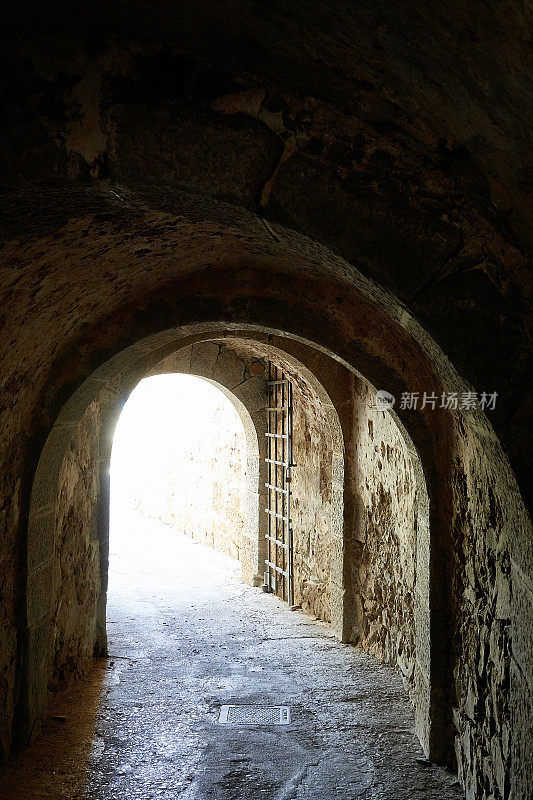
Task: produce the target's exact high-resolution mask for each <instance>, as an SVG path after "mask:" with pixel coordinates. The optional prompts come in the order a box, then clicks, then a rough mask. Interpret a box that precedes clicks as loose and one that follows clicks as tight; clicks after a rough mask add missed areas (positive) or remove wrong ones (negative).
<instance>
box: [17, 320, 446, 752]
mask: <svg viewBox="0 0 533 800" xmlns="http://www.w3.org/2000/svg"><path fill="white" fill-rule="evenodd" d="M189 341H190V340H189ZM169 349H170V350H171V352H170V353H169V354H168V355H166V356H165V357H164V358H163V359H161V358H159V359H158V358H157V357H156V358H155V359H154V363H153V364H152V365H151V366H150V364H149V363H148V364H147V362H146V360H145V359H143V360H142V366H136V365H135V364H134V363H131V362H129V363H128V361H129V360H128V359H126V361H124V359H123V358H122V357H121V358H120V359H119V361H118V363H119V364H120V365H121V366H122V368H124V365H125V364H126V366H127V367H129V375H128V374H127V372H126V375H124V373H122V377H120V378H118V375H117V372H115V370H111V371H110V372H109V371H107V369H106V372H107V375H106V378H105V379H104V380H99V379H98V378H96V380H92V381H89V382H88V384H87V387H85V388H88V390H89V393H88V394H87V395H85V397H83V396H80V394H79V393H78V395H77V396H75V397H74V398H73V400H72V401H71V402H72V406H71V407H70V408H68V407H67V408H66V409H65V414H66V415H67V416H65V417H64V419H65V420H70V422H69V423H67V422H65V423H64V422H63V420H62V419H60V420H58V424H57V425H56V427H55V428H54V432H53V433H52V435H51V437H50V440H49V443H48V444H47V448H48V447H49V446H55V448H56V449H55V453H56V457H57V458H58V466H57V472H56V480H57V481H58V483H55V482H54V481H53V480H52V481H50V475H51V472H50V460H49V459H48V460H42V462H41V463H42V465H44V464H46V465H47V469H46V471H44V470H43V471H42V473H41V474H40V473H39V471H38V474H37V476H36V485H35V487H34V498H35V499H37V498H43V494H42V491H41V486H42V489H43V490H44V489H48V490H49V491H51V492H52V497H51V498H50V497H49V498H48V500H47V502H46V503H42V501H41V508H40V509H39V507H38V506H37V507H36V506H34V507H33V509H32V511H33V515H32V521H33V523H34V524H37V525H38V526H39V536H40V537H41V539H42V535H43V532H44V531H43V527H44V525H45V524H46V523H47V522H48V524H53V525H54V526H55V525H56V522H57V518H58V517H57V510H56V509H53V508H52V507H53V506H54V500H53V497H54V492H55V493H56V497H57V502H58V503H59V504H60V505H61V503H62V502H64V500H65V498H67V504H68V503H71V502H72V499H73V497H75V495H76V494H79V493H80V492H81V493H83V492H85V496H86V498H88V499H89V505H90V510H89V512H88V514H87V517H86V528H85V531H86V535H87V538H88V541H89V542H90V543H92V544H91V545H90V547H89V548H87V547H86V548H85V549H84V551H83V552H84V555H83V558H86V553H87V550H89V551H90V552H91V553H92V556H93V565H94V568H95V571H94V576H95V579H96V576H97V575H98V577H97V580H98V581H99V586H98V589H97V591H95V592H94V594H93V605H94V607H93V612H92V613H93V615H92V617H91V614H88V615H86V617H87V616H88V617H89V618H88V619H87V618H85V620H84V625H79V626H78V631H83V633H82V634H81V636H80V637H79V641H78V642H77V646H79V645H82V643H83V645H82V649H81V650H78V652H77V655H76V657H75V658H74V659H71V660H70V663H71V664H74V665H75V674H76V671H77V670H79V672H80V674H82V673H83V671H84V669H86V668H87V664H88V663H89V662H90V659H91V657H92V654H93V652H95V653H105V652H106V651H107V638H106V624H105V605H106V581H107V566H108V546H109V511H108V509H109V460H110V456H111V442H112V437H113V431H114V428H115V425H116V420H117V417H118V415H119V414H120V410H121V408H122V406H123V404H124V400H125V399H126V397H127V396H128V395H129V392H130V391H131V388H130V389H128V388H127V387H128V386H130V387H131V386H132V385H135V383H137V382H138V380H139V378H140V377H145V376H150V375H151V376H154V375H161V374H165V373H188V374H192V375H200V376H201V377H203V378H204V379H206V380H209V381H210V382H212V383H213V384H214V385H216V386H217V387H218V388H219V389H221V390H223V391H224V393H225V394H226V395H227V397H228V398H229V399H230V400H231V401H232V403H233V405H234V406H235V407H236V408H237V410H238V411H239V416H240V417H241V420H242V421H243V422H244V428H245V431H246V440H247V467H246V472H247V503H246V524H245V526H244V530H243V536H242V539H241V551H240V558H241V562H242V567H243V576H244V578H245V580H246V581H247V582H248V583H250V584H252V585H256V586H257V585H259V584H260V583H261V582H262V575H263V574H264V560H265V542H264V534H265V527H266V519H265V516H264V515H262V514H261V512H260V509H261V508H262V507H264V489H263V487H264V485H265V483H266V480H265V478H266V474H267V472H266V464H265V458H264V456H265V452H266V450H265V436H264V434H265V432H266V414H265V407H266V398H267V394H266V393H267V386H266V376H265V367H266V363H267V359H274V360H275V362H276V363H277V364H278V365H279V366H280V368H282V369H283V370H284V371H285V373H286V374H287V376H288V377H289V379H290V380H291V382H292V384H293V387H294V391H295V401H296V402H295V407H296V408H297V412H296V419H295V431H296V435H295V454H296V458H295V460H296V463H297V464H299V468H297V469H296V470H295V482H294V484H293V485H292V486H291V491H292V492H293V495H294V497H295V518H296V525H295V529H296V538H297V540H298V541H297V546H296V548H295V553H296V558H295V562H296V563H295V586H296V598H297V600H298V601H299V602H298V605H301V606H302V607H303V608H304V609H305V610H307V611H309V612H311V613H312V614H313V615H314V616H315V617H316V618H318V619H323V620H326V621H328V622H331V623H332V630H333V632H334V633H335V635H336V637H337V638H338V639H340V640H341V641H345V642H354V643H358V644H360V645H362V646H363V647H364V648H365V649H367V650H368V651H369V652H371V653H373V654H374V655H375V656H377V657H378V658H379V659H380V660H382V661H385V662H387V663H390V664H393V665H394V666H396V667H397V668H398V669H399V670H400V671H401V673H402V677H403V679H404V683H405V685H406V686H407V687H408V689H409V692H410V694H411V697H412V699H413V701H414V704H415V709H416V726H417V731H418V735H419V738H420V739H421V741H422V742H423V744H424V746H425V747H427V741H428V738H429V724H430V708H429V704H430V702H431V700H430V692H431V687H430V668H431V665H430V663H428V660H427V659H428V658H429V653H428V651H427V650H426V649H425V647H424V645H425V642H424V639H423V637H424V634H425V631H426V630H427V625H428V615H429V571H428V570H427V569H424V565H426V566H427V564H428V560H429V559H428V556H429V549H430V542H429V527H428V522H429V515H428V499H427V492H426V490H425V483H424V479H423V472H422V468H421V466H420V461H419V459H418V456H417V453H416V450H415V448H414V446H413V445H412V443H411V442H410V439H409V436H408V434H407V433H406V431H405V430H403V429H402V427H401V424H400V423H399V421H398V420H394V419H393V417H392V414H391V413H389V412H387V413H385V412H383V411H382V410H378V409H376V408H375V407H374V406H373V391H372V389H371V387H369V386H368V384H367V383H365V382H364V381H363V380H361V379H360V378H357V377H356V376H354V374H353V373H351V372H349V371H348V370H347V369H346V368H345V367H344V366H343V365H341V364H338V363H337V362H333V361H332V360H331V359H330V358H329V357H328V356H326V355H325V354H323V353H319V352H318V351H316V350H315V349H314V348H312V347H311V346H310V345H309V344H304V343H302V342H294V341H291V340H284V339H283V338H282V337H269V338H268V339H266V340H263V341H261V340H260V339H255V338H254V336H253V334H246V335H235V334H226V335H225V336H223V337H221V338H218V339H217V338H214V339H213V338H211V339H206V338H205V334H199V340H198V341H193V342H192V343H191V344H184V346H181V347H179V349H176V348H175V346H174V348H169ZM159 352H160V351H159ZM306 364H307V365H308V366H306ZM119 373H120V370H119ZM117 378H118V380H117ZM321 380H323V381H324V383H321ZM325 387H327V388H328V389H329V391H330V392H331V395H330V394H328V391H327V390H326V388H325ZM83 388H84V387H82V389H83ZM73 417H75V420H73ZM58 437H59V446H58ZM88 440H90V441H91V444H89V445H88ZM87 448H88V449H87ZM92 448H93V450H92ZM45 450H46V448H45ZM51 452H53V451H51ZM44 455H49V453H45V454H44ZM80 458H81V460H82V463H84V464H85V465H89V467H90V469H89V472H90V470H91V469H93V470H94V469H95V470H96V474H94V472H93V474H92V475H91V477H90V479H89V480H88V475H87V470H86V471H85V474H84V478H83V480H82V481H81V483H80V481H79V480H78V479H77V480H76V481H74V483H75V486H76V490H75V491H74V493H72V492H69V491H66V490H65V487H68V484H69V482H71V477H69V478H67V474H66V472H67V473H68V472H69V469H68V467H69V465H70V466H72V465H73V464H75V463H76V460H77V459H78V460H79V459H80ZM344 460H346V468H347V471H348V474H349V476H350V478H349V480H347V481H344V483H343V477H344V471H345V470H344ZM66 468H67V470H66ZM65 470H66V471H65ZM52 474H53V473H52ZM45 475H46V485H44V486H43V485H42V484H41V483H40V482H41V481H42V480H43V479H44V476H45ZM378 476H379V477H378ZM387 483H388V484H389V485H388V486H387ZM88 485H89V486H92V487H96V488H95V491H94V492H93V493H92V494H91V493H90V492H89V493H87V486H88ZM58 486H59V490H58V489H57V487H58ZM400 487H403V490H400V491H398V490H399V489H400ZM402 491H403V494H402ZM317 498H320V502H318V503H317ZM77 500H79V497H78V498H77ZM77 500H76V499H75V503H76V502H77ZM50 512H52V513H50ZM68 516H69V513H68V512H67V514H66V515H65V514H62V516H61V518H62V519H65V518H68ZM54 530H55V527H54ZM50 535H51V536H52V539H53V538H54V536H55V534H54V533H53V532H51V534H50ZM96 553H97V555H98V569H96V557H95V556H96ZM384 554H386V556H385V561H383V558H384ZM380 559H381V560H380ZM387 559H388V561H387ZM28 588H29V594H30V596H31V595H32V593H33V592H34V588H33V587H32V586H31V584H30V585H29V587H28ZM40 612H41V613H40V616H38V617H37V619H36V620H34V621H33V630H34V631H35V629H36V628H37V629H38V630H39V633H40V634H41V635H42V636H43V637H46V636H50V635H51V631H52V630H54V636H55V637H56V639H55V641H57V634H58V631H57V628H56V626H55V621H54V619H53V616H52V613H53V612H52V610H50V612H49V614H48V615H45V614H43V613H42V609H40ZM35 622H37V625H35ZM83 647H84V649H83ZM56 667H57V665H56ZM56 667H52V665H51V664H50V663H49V664H46V663H43V661H42V660H41V661H39V662H38V663H32V662H31V660H30V661H29V662H28V670H29V677H30V680H29V682H28V686H29V687H34V691H35V694H34V695H33V696H28V711H29V713H30V714H31V715H32V719H33V722H32V725H34V724H36V722H37V721H38V720H39V718H40V716H42V715H43V713H44V707H43V703H44V700H45V697H46V694H45V692H44V691H43V689H44V687H45V686H46V684H47V683H48V682H49V681H50V675H51V673H53V671H54V669H55V668H56ZM39 691H40V693H41V694H40V695H39ZM43 695H44V696H43Z"/></svg>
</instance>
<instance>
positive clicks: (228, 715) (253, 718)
mask: <svg viewBox="0 0 533 800" xmlns="http://www.w3.org/2000/svg"><path fill="white" fill-rule="evenodd" d="M218 721H219V722H220V723H221V724H222V725H288V724H289V723H290V721H291V710H290V708H289V706H236V705H227V706H221V708H220V715H219V718H218Z"/></svg>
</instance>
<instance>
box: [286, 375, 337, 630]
mask: <svg viewBox="0 0 533 800" xmlns="http://www.w3.org/2000/svg"><path fill="white" fill-rule="evenodd" d="M292 384H293V407H294V412H293V454H294V462H295V464H296V467H295V468H294V469H293V470H292V482H291V521H292V527H293V552H294V602H295V603H296V604H301V606H302V608H303V609H304V610H305V611H308V612H310V613H312V614H314V615H316V616H317V617H318V618H319V619H324V620H327V621H328V622H329V621H331V587H330V576H331V513H332V508H331V501H332V492H331V480H332V474H331V471H332V459H333V450H332V442H331V437H330V435H329V428H328V425H327V424H326V422H325V418H324V410H323V408H322V406H321V403H320V401H319V399H318V398H317V397H316V395H315V394H314V393H313V392H312V390H311V389H310V387H309V386H308V385H307V384H306V383H305V382H304V381H302V379H301V378H300V379H298V377H297V376H293V377H292Z"/></svg>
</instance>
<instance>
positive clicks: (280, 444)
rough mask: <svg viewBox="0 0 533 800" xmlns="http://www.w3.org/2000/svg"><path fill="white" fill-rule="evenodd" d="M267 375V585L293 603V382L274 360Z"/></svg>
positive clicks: (269, 589)
mask: <svg viewBox="0 0 533 800" xmlns="http://www.w3.org/2000/svg"><path fill="white" fill-rule="evenodd" d="M268 377H269V380H268V407H267V421H268V424H267V433H266V436H267V458H266V459H265V460H266V463H267V467H268V483H267V484H266V488H267V496H268V507H267V508H266V509H265V511H266V513H267V515H268V533H267V534H266V539H267V553H268V555H267V558H266V561H265V563H266V571H265V587H266V588H268V591H271V592H274V593H275V594H277V595H278V596H279V597H281V598H282V599H283V600H286V601H287V602H288V603H289V605H292V604H293V600H294V596H293V585H292V567H293V563H292V562H293V559H292V527H291V491H290V487H291V470H292V467H293V466H294V464H293V460H292V385H291V382H290V381H289V380H288V379H287V377H286V376H285V373H284V372H283V370H281V369H280V368H279V367H276V366H275V365H274V364H272V362H269V369H268Z"/></svg>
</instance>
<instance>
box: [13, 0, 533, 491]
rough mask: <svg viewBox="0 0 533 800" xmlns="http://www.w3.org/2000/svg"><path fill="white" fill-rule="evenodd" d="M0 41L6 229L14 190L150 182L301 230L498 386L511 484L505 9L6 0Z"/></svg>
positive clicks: (520, 29) (517, 7)
mask: <svg viewBox="0 0 533 800" xmlns="http://www.w3.org/2000/svg"><path fill="white" fill-rule="evenodd" d="M0 30H1V34H0V36H1V37H2V52H3V58H2V60H3V65H4V66H3V70H2V72H3V80H2V83H1V91H2V99H3V104H5V105H7V109H8V114H7V123H8V124H7V126H6V127H5V130H4V133H3V134H2V149H3V155H4V159H3V164H2V168H1V170H0V172H1V180H2V185H3V186H4V189H5V191H6V194H7V195H8V196H9V197H10V207H11V209H12V210H13V213H14V218H15V219H16V221H17V226H18V225H20V220H21V217H22V216H23V215H24V213H25V208H26V207H27V204H28V196H27V195H25V196H23V197H20V199H19V201H16V200H15V197H14V195H15V193H16V192H17V191H18V190H20V189H24V190H28V189H31V188H32V187H35V186H39V187H43V186H50V185H53V186H55V187H56V188H57V187H62V188H63V190H64V191H63V195H62V200H61V204H62V205H65V204H66V207H67V209H68V208H69V199H68V194H67V192H68V191H69V190H70V189H71V188H72V187H73V186H75V185H79V184H80V183H82V184H85V185H88V186H92V187H93V188H95V189H98V191H101V189H102V187H103V186H106V185H108V186H110V187H114V189H115V190H118V189H119V187H120V186H125V187H128V186H133V185H134V184H137V185H138V184H161V185H170V186H173V187H177V188H179V189H182V190H185V191H188V192H193V193H197V194H201V195H208V196H212V197H216V198H218V199H221V200H224V201H226V202H229V203H232V204H236V205H241V206H242V205H244V206H246V207H247V208H249V209H251V210H252V211H254V212H256V213H259V214H260V215H261V216H262V217H263V218H265V219H266V220H271V221H274V222H279V223H281V224H283V225H285V226H287V227H289V228H294V229H296V230H298V231H300V232H302V233H304V234H306V235H307V236H309V237H311V238H313V239H315V240H317V241H319V242H321V243H323V244H325V245H327V246H328V247H330V248H331V249H332V250H334V251H335V252H337V253H339V254H340V255H342V256H344V257H345V258H346V259H347V260H348V261H349V262H351V263H352V264H354V265H355V266H356V267H357V268H358V269H360V270H361V271H362V272H363V273H364V274H366V275H367V276H369V277H371V278H373V279H374V280H376V281H377V282H378V283H380V284H382V285H384V286H385V287H387V288H389V289H390V290H392V291H393V292H394V293H395V294H396V295H397V296H398V297H399V298H400V299H401V300H402V301H403V302H405V303H406V304H407V305H408V307H409V308H410V310H411V311H412V312H413V313H414V314H415V316H417V317H418V319H420V321H421V322H422V324H423V325H425V327H426V328H427V329H428V330H429V331H430V332H431V333H432V335H433V336H434V337H435V338H436V340H437V341H438V342H439V344H440V345H441V346H442V347H443V349H444V350H445V352H446V353H447V354H448V355H449V357H450V358H451V360H452V361H453V363H454V364H455V365H456V367H457V368H458V369H459V371H460V372H462V374H463V375H464V376H465V377H466V378H467V379H469V380H471V381H472V382H473V383H474V385H475V386H476V388H477V389H478V390H479V391H498V392H499V393H500V399H499V403H498V407H497V412H496V415H495V416H494V418H493V419H494V422H495V425H496V427H497V430H498V432H499V435H500V437H501V438H502V441H503V442H504V444H505V445H506V447H507V448H508V450H509V452H510V455H511V457H512V460H513V464H514V466H515V469H516V471H517V473H519V474H520V473H521V474H522V475H523V479H524V482H523V486H525V485H526V479H525V475H526V473H525V469H526V464H527V460H528V454H529V452H530V448H531V445H530V444H528V443H527V437H526V431H527V427H528V420H529V419H530V415H531V410H530V408H529V407H528V401H527V399H525V395H526V390H527V386H528V380H529V375H530V374H531V364H530V362H529V360H528V359H529V353H530V322H528V319H530V317H529V318H528V310H527V309H528V306H527V303H528V296H529V294H528V293H529V273H528V271H527V268H526V259H525V247H526V242H527V238H528V209H529V208H530V206H529V205H528V197H527V191H528V183H527V155H528V151H529V152H530V148H529V141H528V135H529V129H530V121H531V118H530V109H531V103H530V100H531V93H530V90H529V87H528V76H529V73H530V63H529V61H528V27H527V18H526V4H525V3H507V2H505V3H501V2H495V1H494V0H490V1H489V2H486V3H483V4H479V3H477V4H469V3H461V4H459V3H457V4H453V5H452V6H447V5H443V4H442V3H433V2H432V3H407V4H401V3H382V2H377V1H376V0H372V1H370V0H363V1H362V2H358V3H353V2H340V3H335V4H332V3H324V2H318V0H307V1H306V2H298V3H293V4H287V3H282V2H278V1H277V0H274V1H273V2H267V3H265V2H250V1H249V2H245V0H240V1H239V0H218V1H217V0H213V1H212V2H198V1H197V0H196V1H194V0H188V2H179V3H178V2H163V1H160V2H150V3H147V2H143V1H142V0H131V1H130V2H127V1H123V0H117V1H116V2H114V3H108V2H103V0H102V1H101V2H96V3H92V4H90V5H89V4H82V3H79V2H54V3H51V4H44V3H41V2H26V3H24V2H22V3H18V4H11V6H10V7H9V8H6V9H5V10H4V24H3V25H2V26H0ZM55 196H56V198H57V195H55ZM46 203H47V204H48V206H47V213H49V214H50V215H51V217H52V218H53V214H54V211H53V207H52V206H53V204H54V203H57V199H56V200H52V199H51V198H49V199H48V200H47V201H46ZM43 210H44V209H43V208H42V206H41V212H37V213H42V212H43Z"/></svg>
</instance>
